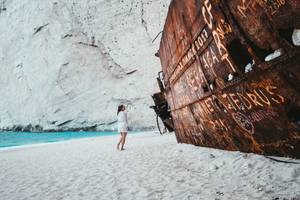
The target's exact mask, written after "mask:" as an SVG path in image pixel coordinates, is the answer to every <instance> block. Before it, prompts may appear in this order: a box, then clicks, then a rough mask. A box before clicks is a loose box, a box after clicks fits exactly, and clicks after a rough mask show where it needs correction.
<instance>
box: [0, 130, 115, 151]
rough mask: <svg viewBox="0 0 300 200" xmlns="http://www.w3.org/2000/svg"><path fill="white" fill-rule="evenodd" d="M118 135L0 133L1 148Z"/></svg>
mask: <svg viewBox="0 0 300 200" xmlns="http://www.w3.org/2000/svg"><path fill="white" fill-rule="evenodd" d="M109 135H118V133H117V132H53V133H27V132H0V148H3V147H13V146H21V145H30V144H38V143H49V142H59V141H66V140H72V139H80V138H90V137H101V136H109Z"/></svg>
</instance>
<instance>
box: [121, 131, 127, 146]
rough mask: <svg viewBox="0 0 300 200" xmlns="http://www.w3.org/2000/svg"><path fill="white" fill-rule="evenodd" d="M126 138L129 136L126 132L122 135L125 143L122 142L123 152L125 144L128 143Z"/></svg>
mask: <svg viewBox="0 0 300 200" xmlns="http://www.w3.org/2000/svg"><path fill="white" fill-rule="evenodd" d="M126 136H127V132H124V133H123V134H122V138H123V141H122V143H121V150H124V144H125V142H126Z"/></svg>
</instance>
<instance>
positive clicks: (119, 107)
mask: <svg viewBox="0 0 300 200" xmlns="http://www.w3.org/2000/svg"><path fill="white" fill-rule="evenodd" d="M123 108H124V105H123V104H122V105H119V106H118V114H119V113H120V112H121V111H122V110H123ZM118 114H117V115H118Z"/></svg>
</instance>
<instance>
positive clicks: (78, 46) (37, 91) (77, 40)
mask: <svg viewBox="0 0 300 200" xmlns="http://www.w3.org/2000/svg"><path fill="white" fill-rule="evenodd" d="M169 2H170V1H169V0H89V1H84V0H49V1H44V0H34V1H33V0H22V1H19V0H9V1H8V0H0V30H1V31H0V94H1V101H0V128H2V129H5V128H7V129H10V128H11V127H16V126H23V127H28V125H30V126H32V127H34V126H35V125H40V126H42V127H43V128H44V130H50V129H51V130H52V129H54V130H58V129H59V130H68V129H78V128H79V129H80V128H81V127H96V129H98V130H102V129H104V128H111V127H114V126H115V121H116V109H117V105H118V104H120V103H125V104H126V105H128V107H129V120H130V122H131V126H132V127H133V128H134V129H139V128H151V127H154V126H155V118H154V113H153V111H152V110H150V109H149V106H150V105H151V104H152V100H151V97H150V95H151V94H152V93H153V92H155V91H156V90H157V89H156V88H157V86H156V82H155V77H156V75H157V72H158V71H159V70H160V69H161V68H160V62H159V59H157V58H156V57H154V54H155V53H156V51H157V49H158V46H159V45H158V44H159V41H160V37H159V38H156V36H157V35H158V34H159V33H160V31H161V30H162V29H163V24H164V21H165V17H166V14H167V9H168V5H169ZM155 38H156V39H155ZM154 39H155V40H154Z"/></svg>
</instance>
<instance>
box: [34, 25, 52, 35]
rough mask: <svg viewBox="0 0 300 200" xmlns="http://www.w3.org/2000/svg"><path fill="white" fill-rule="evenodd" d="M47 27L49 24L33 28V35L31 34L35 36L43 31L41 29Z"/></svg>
mask: <svg viewBox="0 0 300 200" xmlns="http://www.w3.org/2000/svg"><path fill="white" fill-rule="evenodd" d="M48 25H49V23H47V24H44V25H42V26H39V27H37V28H34V33H33V35H36V34H37V33H38V32H40V31H41V30H43V28H45V27H46V26H48Z"/></svg>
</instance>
